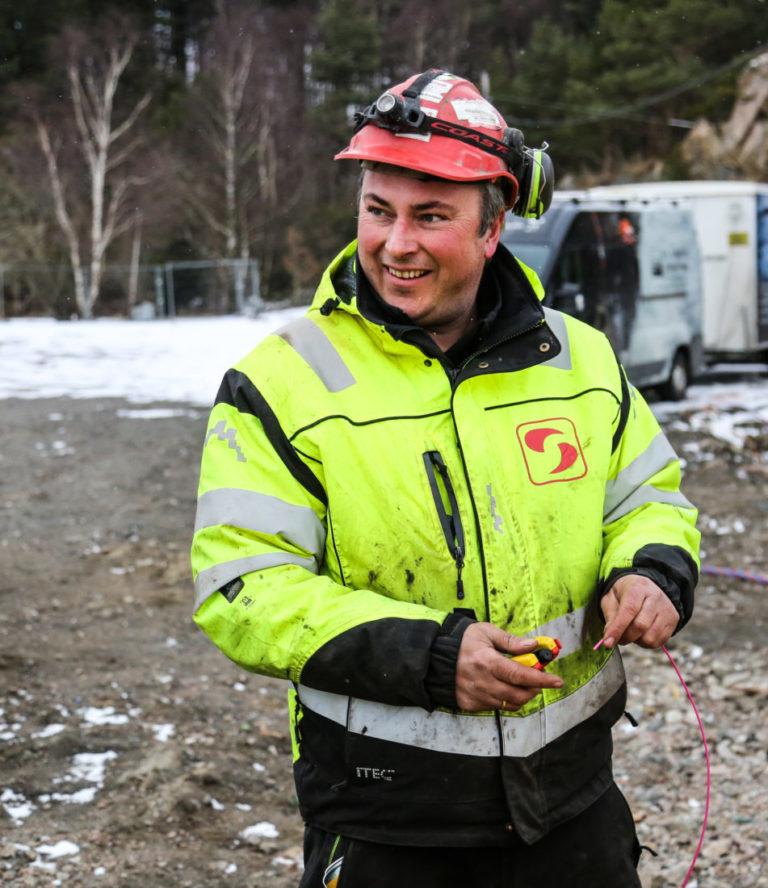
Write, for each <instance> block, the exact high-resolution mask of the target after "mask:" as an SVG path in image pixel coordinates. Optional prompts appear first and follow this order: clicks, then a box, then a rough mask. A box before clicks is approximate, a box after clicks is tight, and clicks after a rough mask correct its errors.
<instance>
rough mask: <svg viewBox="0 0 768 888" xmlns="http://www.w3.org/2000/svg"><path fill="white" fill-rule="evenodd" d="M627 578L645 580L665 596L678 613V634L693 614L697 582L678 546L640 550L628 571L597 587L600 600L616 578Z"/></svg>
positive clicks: (695, 572)
mask: <svg viewBox="0 0 768 888" xmlns="http://www.w3.org/2000/svg"><path fill="white" fill-rule="evenodd" d="M629 574H634V575H636V576H641V577H646V578H647V579H649V580H651V581H652V582H654V583H656V585H657V586H658V587H659V588H660V589H661V590H662V591H663V592H664V594H665V595H666V596H667V598H669V600H670V601H671V602H672V604H674V606H675V610H676V611H677V614H678V617H679V620H678V623H677V628H676V629H675V632H679V631H680V630H681V629H682V628H683V626H685V624H686V623H687V622H688V620H690V618H691V615H692V614H693V590H694V588H695V587H696V583H697V582H698V580H699V569H698V567H697V566H696V562H695V561H694V560H693V558H691V556H690V555H689V554H688V552H686V551H685V550H684V549H681V548H679V547H678V546H664V545H660V544H652V545H649V546H643V548H642V549H640V550H639V551H638V552H637V553H636V554H635V557H634V559H633V560H632V566H631V567H625V568H617V569H614V570H612V571H611V572H610V574H608V576H607V577H606V578H605V579H604V580H603V581H602V582H601V583H600V585H599V586H598V595H599V597H600V598H602V597H603V595H605V594H606V592H608V590H609V589H610V588H611V586H613V584H614V583H615V582H616V580H618V579H619V577H623V576H627V575H629Z"/></svg>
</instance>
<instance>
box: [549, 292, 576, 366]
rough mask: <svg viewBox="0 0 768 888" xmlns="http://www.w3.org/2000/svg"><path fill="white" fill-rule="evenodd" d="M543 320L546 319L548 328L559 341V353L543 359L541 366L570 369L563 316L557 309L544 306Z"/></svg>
mask: <svg viewBox="0 0 768 888" xmlns="http://www.w3.org/2000/svg"><path fill="white" fill-rule="evenodd" d="M544 320H546V322H547V324H548V325H549V328H550V329H551V330H552V332H553V333H554V334H555V336H556V337H557V338H558V339H559V341H560V347H561V351H560V354H558V355H555V356H554V358H550V359H549V360H548V361H544V362H543V364H542V365H541V366H544V367H557V369H558V370H570V369H571V367H572V363H571V345H570V342H569V340H568V328H567V327H566V326H565V318H564V317H563V316H562V314H561V313H560V312H559V311H555V310H554V309H552V308H547V307H546V306H544Z"/></svg>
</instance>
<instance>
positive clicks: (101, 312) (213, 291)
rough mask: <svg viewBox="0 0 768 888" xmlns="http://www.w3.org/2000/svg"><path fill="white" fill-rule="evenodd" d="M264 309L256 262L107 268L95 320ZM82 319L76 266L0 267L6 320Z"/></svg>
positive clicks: (0, 302)
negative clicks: (41, 317) (74, 316)
mask: <svg viewBox="0 0 768 888" xmlns="http://www.w3.org/2000/svg"><path fill="white" fill-rule="evenodd" d="M86 285H87V282H86ZM262 307H263V301H262V296H261V285H260V280H259V266H258V262H257V261H256V260H254V259H213V260H199V261H188V262H165V263H163V264H158V265H134V266H128V265H107V266H105V268H104V275H103V278H102V280H101V284H100V286H99V294H98V297H97V299H96V300H95V301H94V303H93V314H94V316H95V317H133V318H141V319H150V318H155V317H176V316H189V315H207V314H232V313H240V314H243V313H254V314H255V313H258V312H259V311H260V310H261V309H262ZM77 314H78V308H77V303H76V300H75V288H74V282H73V275H72V269H71V267H70V266H68V265H15V264H0V318H12V317H30V316H52V317H58V318H70V317H72V316H73V315H77Z"/></svg>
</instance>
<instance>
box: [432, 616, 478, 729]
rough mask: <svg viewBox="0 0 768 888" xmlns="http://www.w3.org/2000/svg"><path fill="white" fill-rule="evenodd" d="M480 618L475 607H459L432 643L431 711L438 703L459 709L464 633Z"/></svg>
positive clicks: (448, 617)
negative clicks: (459, 666) (459, 663)
mask: <svg viewBox="0 0 768 888" xmlns="http://www.w3.org/2000/svg"><path fill="white" fill-rule="evenodd" d="M475 622H477V618H476V617H475V614H474V612H473V611H470V610H466V609H457V610H455V611H454V612H453V613H451V614H448V616H447V617H446V618H445V620H444V621H443V625H442V626H441V627H440V631H439V632H438V633H437V636H436V638H435V640H434V642H433V643H432V648H431V650H430V657H429V668H428V670H427V677H426V680H425V682H424V685H425V688H426V691H427V694H428V696H429V700H430V704H431V706H430V711H431V710H432V709H435V708H436V707H438V706H442V707H444V708H446V709H458V708H459V705H458V703H457V702H456V663H457V661H458V659H459V648H460V647H461V640H462V638H463V637H464V633H465V632H466V631H467V628H468V627H469V626H471V625H472V623H475Z"/></svg>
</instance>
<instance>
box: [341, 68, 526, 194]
mask: <svg viewBox="0 0 768 888" xmlns="http://www.w3.org/2000/svg"><path fill="white" fill-rule="evenodd" d="M356 119H357V124H358V125H357V129H356V130H355V134H354V135H353V136H352V141H351V142H350V143H349V145H348V146H347V147H346V148H345V149H344V150H343V151H341V152H339V153H338V154H337V155H336V157H335V159H336V160H343V159H353V160H368V161H374V162H378V163H388V164H393V165H395V166H400V167H405V168H406V169H411V170H417V171H419V172H422V173H427V174H428V175H432V176H437V177H438V178H441V179H450V180H453V181H456V182H481V181H486V180H489V179H491V180H496V179H501V180H506V183H507V187H506V188H505V191H508V192H509V199H508V206H510V207H511V206H512V205H513V204H514V203H515V200H516V198H517V193H518V189H519V182H518V178H517V177H516V176H515V175H513V173H512V172H511V171H510V166H512V167H513V168H514V167H515V164H516V163H517V162H518V161H519V159H520V157H521V156H522V155H521V151H522V133H520V131H519V130H511V129H509V128H508V127H507V125H506V123H505V121H504V118H503V117H502V116H501V114H499V112H498V111H497V110H496V109H495V108H494V107H493V105H491V103H490V102H489V101H488V100H487V99H485V98H484V97H483V96H482V94H481V93H480V91H479V90H478V89H477V87H476V86H475V85H474V84H472V83H470V81H469V80H465V79H463V78H462V77H458V76H456V75H455V74H450V73H448V72H447V71H441V70H440V69H434V68H433V69H431V70H430V71H427V72H425V73H424V74H417V75H414V76H413V77H411V78H409V79H408V80H406V81H405V82H404V83H400V84H398V85H397V86H393V87H392V88H391V89H389V90H387V92H385V93H384V94H383V95H382V96H380V97H379V98H378V99H377V100H376V101H375V102H374V103H373V104H372V105H369V107H368V108H366V109H365V111H362V112H358V114H357V115H356Z"/></svg>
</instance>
